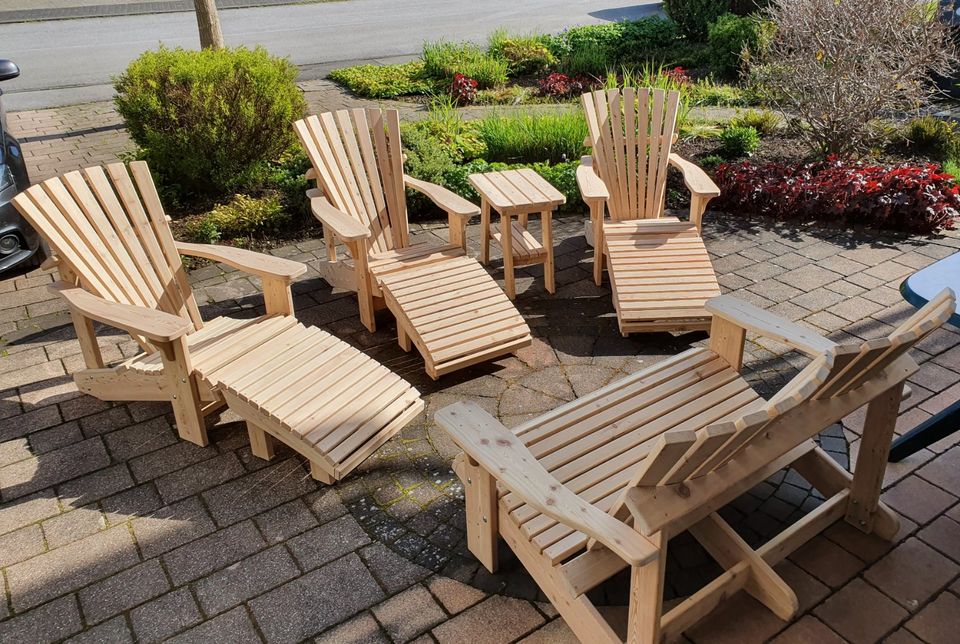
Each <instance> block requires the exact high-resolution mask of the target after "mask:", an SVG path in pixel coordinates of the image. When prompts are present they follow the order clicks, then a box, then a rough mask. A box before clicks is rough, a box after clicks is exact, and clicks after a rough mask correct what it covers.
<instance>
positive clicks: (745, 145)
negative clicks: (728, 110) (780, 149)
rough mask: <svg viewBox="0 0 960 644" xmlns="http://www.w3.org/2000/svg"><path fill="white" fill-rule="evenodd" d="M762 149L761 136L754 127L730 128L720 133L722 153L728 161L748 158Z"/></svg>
mask: <svg viewBox="0 0 960 644" xmlns="http://www.w3.org/2000/svg"><path fill="white" fill-rule="evenodd" d="M758 147H760V134H759V133H758V132H757V131H756V130H755V129H753V128H752V127H742V126H740V127H737V126H734V127H728V128H727V129H725V130H724V131H723V132H721V133H720V151H721V152H722V153H723V155H724V156H725V157H726V158H728V159H735V158H737V157H742V156H746V155H748V154H750V153H752V152H753V151H754V150H756V149H757V148H758Z"/></svg>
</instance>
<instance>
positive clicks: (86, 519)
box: [42, 506, 107, 548]
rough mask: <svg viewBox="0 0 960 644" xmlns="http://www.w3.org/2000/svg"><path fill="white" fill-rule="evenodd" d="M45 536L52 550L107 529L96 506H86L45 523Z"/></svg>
mask: <svg viewBox="0 0 960 644" xmlns="http://www.w3.org/2000/svg"><path fill="white" fill-rule="evenodd" d="M42 525H43V535H44V537H46V539H47V545H48V546H50V548H57V547H60V546H62V545H64V544H67V543H70V542H72V541H76V540H77V539H82V538H84V537H88V536H90V535H91V534H95V533H97V532H99V531H100V530H103V529H104V528H106V527H107V523H106V521H105V520H104V517H103V515H102V514H101V513H100V511H99V510H98V509H97V508H96V506H84V507H82V508H77V509H76V510H73V511H71V512H66V513H64V514H61V515H59V516H56V517H53V518H52V519H47V520H46V521H44V522H43V524H42Z"/></svg>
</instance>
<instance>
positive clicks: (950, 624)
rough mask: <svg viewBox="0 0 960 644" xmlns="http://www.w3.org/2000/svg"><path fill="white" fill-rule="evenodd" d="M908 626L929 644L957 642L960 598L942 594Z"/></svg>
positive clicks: (959, 629)
mask: <svg viewBox="0 0 960 644" xmlns="http://www.w3.org/2000/svg"><path fill="white" fill-rule="evenodd" d="M906 626H907V629H908V630H909V631H911V632H912V633H914V634H915V635H917V636H918V637H919V638H920V639H922V640H923V641H924V642H928V643H929V644H949V643H951V642H956V641H957V634H958V633H960V598H957V596H956V595H954V594H953V593H941V594H940V596H939V597H937V598H936V599H935V600H934V601H933V602H931V603H930V604H929V605H927V606H926V607H925V608H924V609H923V610H922V611H920V612H919V613H917V615H916V616H915V617H914V618H913V619H911V620H910V621H909V622H907V624H906Z"/></svg>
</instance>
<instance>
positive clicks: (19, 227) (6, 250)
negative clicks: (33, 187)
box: [0, 60, 44, 276]
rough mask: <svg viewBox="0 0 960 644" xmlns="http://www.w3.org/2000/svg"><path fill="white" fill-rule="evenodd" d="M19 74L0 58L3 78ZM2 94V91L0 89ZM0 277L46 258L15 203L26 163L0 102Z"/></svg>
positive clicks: (23, 183) (26, 179)
mask: <svg viewBox="0 0 960 644" xmlns="http://www.w3.org/2000/svg"><path fill="white" fill-rule="evenodd" d="M19 75H20V68H18V67H17V66H16V65H15V64H14V63H13V62H11V61H9V60H0V81H5V80H10V79H11V78H16V77H17V76H19ZM0 94H2V92H0ZM0 144H2V145H0V276H2V275H3V274H4V273H7V272H8V271H10V269H13V268H15V267H19V268H25V267H33V266H36V265H37V264H39V263H40V262H42V261H43V256H44V252H43V245H42V242H41V240H40V235H38V234H37V232H36V231H35V230H34V229H33V228H31V227H30V224H28V223H27V222H26V221H24V219H23V217H21V216H20V213H19V212H17V209H16V208H14V206H13V204H12V203H10V202H11V201H12V200H13V197H14V195H16V194H17V193H18V192H20V191H21V190H25V189H26V188H27V186H29V185H30V179H29V177H28V176H27V164H26V163H25V162H24V160H23V153H22V152H21V150H20V144H19V143H17V140H16V139H15V138H13V137H12V136H10V133H9V132H8V130H7V119H6V115H5V114H4V112H3V104H2V102H0Z"/></svg>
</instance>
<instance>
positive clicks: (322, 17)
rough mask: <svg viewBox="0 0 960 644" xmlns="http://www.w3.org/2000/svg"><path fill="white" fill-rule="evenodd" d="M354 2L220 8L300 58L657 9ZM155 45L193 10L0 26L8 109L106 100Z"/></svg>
mask: <svg viewBox="0 0 960 644" xmlns="http://www.w3.org/2000/svg"><path fill="white" fill-rule="evenodd" d="M634 1H635V2H636V4H633V5H629V6H623V5H622V4H621V3H618V2H615V1H612V0H484V1H483V2H476V1H475V2H464V1H462V0H351V1H350V2H335V3H325V4H311V5H293V6H282V7H259V8H251V9H235V10H230V11H222V12H221V16H220V19H221V22H222V24H223V31H224V37H225V38H226V40H227V43H228V44H232V45H239V44H244V45H263V46H265V47H266V48H267V49H268V50H270V51H271V52H273V53H275V54H279V55H283V56H289V57H290V59H291V60H292V61H293V62H294V63H296V64H298V65H312V64H316V63H326V62H330V61H345V60H356V59H376V58H384V57H391V56H399V55H404V54H411V53H414V52H417V51H419V49H420V46H421V44H422V43H423V41H424V40H431V39H439V38H446V39H473V40H482V39H484V38H485V37H486V35H487V34H488V33H489V32H490V31H491V30H493V29H495V28H497V27H505V28H507V29H510V30H514V31H523V32H526V31H542V32H555V31H559V30H561V29H563V28H565V27H568V26H572V25H579V24H595V23H601V22H605V21H611V20H620V19H624V18H636V17H640V16H643V15H649V14H651V13H655V12H657V11H658V9H659V2H656V1H654V0H634ZM158 43H164V44H166V45H168V46H172V47H174V46H183V47H198V46H199V40H198V36H197V27H196V22H195V17H194V15H193V14H192V13H171V14H159V15H142V16H121V17H115V18H90V19H84V20H56V21H49V22H35V23H21V24H8V25H0V56H2V57H6V58H11V59H13V60H15V61H16V62H17V63H18V64H19V65H20V67H21V69H22V71H23V74H22V76H21V78H19V79H17V80H14V81H11V82H9V83H4V87H3V89H4V91H5V92H6V94H5V97H4V102H5V104H6V107H7V109H8V110H11V111H13V110H17V109H32V108H39V107H52V106H56V105H67V104H71V103H77V102H84V101H93V100H103V99H106V98H108V97H109V96H110V95H111V90H110V86H109V83H110V78H111V77H112V76H114V75H116V74H118V73H120V72H121V71H122V70H123V69H124V67H125V66H126V64H127V63H128V62H129V61H130V60H131V59H132V58H134V57H136V56H137V55H138V54H139V53H140V52H142V51H144V50H147V49H151V48H154V47H156V46H157V45H158Z"/></svg>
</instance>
